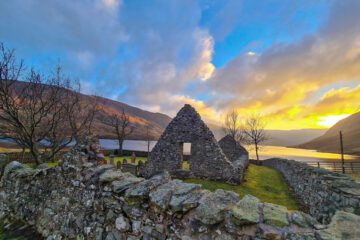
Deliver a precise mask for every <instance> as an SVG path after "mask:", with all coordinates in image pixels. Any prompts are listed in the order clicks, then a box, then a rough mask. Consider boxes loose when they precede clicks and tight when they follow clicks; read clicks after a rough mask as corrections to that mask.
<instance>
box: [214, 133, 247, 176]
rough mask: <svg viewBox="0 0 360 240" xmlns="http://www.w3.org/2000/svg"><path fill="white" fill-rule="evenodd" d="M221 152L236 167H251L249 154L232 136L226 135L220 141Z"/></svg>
mask: <svg viewBox="0 0 360 240" xmlns="http://www.w3.org/2000/svg"><path fill="white" fill-rule="evenodd" d="M219 146H220V147H221V150H222V151H223V153H224V154H225V155H226V157H227V159H229V160H230V161H231V162H232V163H233V164H235V165H236V166H241V167H242V168H244V169H245V168H247V166H248V165H249V152H248V151H247V150H246V149H245V148H244V147H243V146H241V145H240V144H239V143H238V142H237V141H236V140H235V139H234V138H233V137H232V136H230V135H226V136H225V137H223V138H222V139H220V140H219Z"/></svg>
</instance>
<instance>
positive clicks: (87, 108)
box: [64, 83, 99, 144]
mask: <svg viewBox="0 0 360 240" xmlns="http://www.w3.org/2000/svg"><path fill="white" fill-rule="evenodd" d="M80 89H81V86H80V84H79V83H77V87H75V88H73V91H68V92H67V93H66V94H65V96H64V99H65V102H66V107H65V113H66V116H67V118H68V119H67V121H68V123H69V126H70V129H71V135H72V136H73V138H74V140H75V141H76V144H78V143H80V142H81V141H82V140H83V138H84V136H86V135H89V134H91V130H92V125H93V122H94V119H95V117H96V115H97V114H98V112H99V105H98V101H97V98H96V97H95V96H93V97H91V99H90V100H88V101H84V100H83V99H82V98H83V95H82V94H81V93H80Z"/></svg>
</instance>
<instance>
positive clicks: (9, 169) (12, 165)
mask: <svg viewBox="0 0 360 240" xmlns="http://www.w3.org/2000/svg"><path fill="white" fill-rule="evenodd" d="M23 167H24V166H23V165H22V164H21V163H19V162H18V161H12V162H10V163H9V164H7V165H6V166H5V168H4V178H6V176H7V175H8V174H9V173H11V172H13V171H15V170H16V169H19V168H23Z"/></svg>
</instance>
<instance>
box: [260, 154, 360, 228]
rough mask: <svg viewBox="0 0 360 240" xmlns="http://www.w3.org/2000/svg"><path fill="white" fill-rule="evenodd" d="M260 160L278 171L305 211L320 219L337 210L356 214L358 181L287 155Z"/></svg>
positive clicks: (359, 198)
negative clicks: (307, 209)
mask: <svg viewBox="0 0 360 240" xmlns="http://www.w3.org/2000/svg"><path fill="white" fill-rule="evenodd" d="M262 163H263V165H264V166H270V167H273V168H275V169H277V170H278V171H280V172H281V173H282V175H283V176H284V178H285V179H286V181H287V182H288V184H289V185H290V186H291V187H292V189H293V191H294V193H295V194H296V196H297V197H298V198H299V199H300V200H302V202H303V203H304V204H305V205H306V206H307V207H308V208H309V213H310V214H311V215H312V216H313V217H315V218H317V220H319V221H320V222H323V223H329V222H330V221H331V219H332V217H333V215H334V214H335V213H336V212H337V211H338V210H342V211H346V212H350V213H354V214H357V215H360V183H356V182H354V181H353V180H352V179H351V177H349V176H347V175H344V174H340V173H334V172H330V171H328V170H326V169H322V168H316V167H312V166H309V165H307V164H306V163H301V162H296V161H293V160H287V159H278V158H274V159H268V160H265V161H263V162H262ZM358 227H360V222H358Z"/></svg>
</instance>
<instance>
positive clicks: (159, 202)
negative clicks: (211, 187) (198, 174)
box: [149, 179, 201, 210]
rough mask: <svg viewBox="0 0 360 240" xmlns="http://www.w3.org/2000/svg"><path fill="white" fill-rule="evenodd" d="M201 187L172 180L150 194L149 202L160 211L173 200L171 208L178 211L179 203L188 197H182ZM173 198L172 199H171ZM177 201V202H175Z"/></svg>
mask: <svg viewBox="0 0 360 240" xmlns="http://www.w3.org/2000/svg"><path fill="white" fill-rule="evenodd" d="M200 187H201V185H199V184H193V183H184V182H182V181H181V180H177V179H176V180H172V181H170V182H168V183H166V184H163V185H161V186H160V187H158V188H157V189H156V190H155V191H153V192H151V193H150V195H149V196H150V201H151V202H152V203H153V204H154V205H156V206H158V207H159V208H161V209H166V208H167V207H168V205H169V203H170V200H173V207H174V209H176V210H181V209H182V207H181V208H180V209H179V206H180V204H181V203H183V202H184V201H185V200H187V199H188V198H190V197H184V195H185V194H187V193H189V192H191V191H194V190H197V189H199V188H200ZM172 197H173V198H172ZM177 200H178V201H177Z"/></svg>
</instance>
